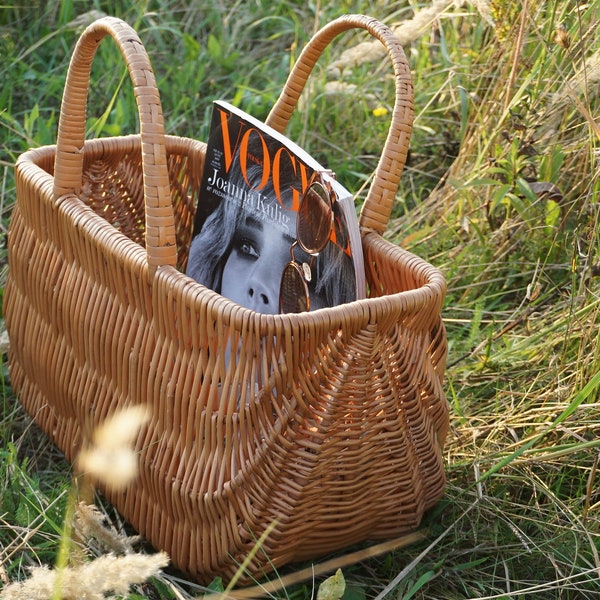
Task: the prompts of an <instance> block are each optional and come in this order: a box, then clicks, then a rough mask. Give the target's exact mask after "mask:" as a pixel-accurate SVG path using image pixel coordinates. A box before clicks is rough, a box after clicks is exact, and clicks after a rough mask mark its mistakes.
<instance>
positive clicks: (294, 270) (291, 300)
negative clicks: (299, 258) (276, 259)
mask: <svg viewBox="0 0 600 600" xmlns="http://www.w3.org/2000/svg"><path fill="white" fill-rule="evenodd" d="M309 309H310V300H309V296H308V286H307V285H306V281H305V280H304V276H303V275H302V271H301V270H300V268H299V267H298V265H297V264H296V263H292V262H290V263H288V264H287V265H286V266H285V269H284V270H283V275H282V276H281V288H280V290H279V312H280V313H299V312H305V311H307V310H309Z"/></svg>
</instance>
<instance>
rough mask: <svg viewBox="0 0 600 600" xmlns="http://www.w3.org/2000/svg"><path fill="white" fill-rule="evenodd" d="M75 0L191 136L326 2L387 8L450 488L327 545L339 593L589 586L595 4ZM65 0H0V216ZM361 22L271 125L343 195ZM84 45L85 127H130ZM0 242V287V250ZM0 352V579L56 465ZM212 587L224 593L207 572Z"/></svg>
mask: <svg viewBox="0 0 600 600" xmlns="http://www.w3.org/2000/svg"><path fill="white" fill-rule="evenodd" d="M96 4H97V6H98V7H100V8H101V10H102V11H104V12H106V13H109V14H114V15H116V16H120V17H121V18H124V19H125V20H127V21H128V22H129V23H130V24H132V26H134V27H135V28H136V29H137V30H138V31H139V32H140V36H141V38H142V40H143V41H144V44H145V45H146V47H147V49H148V52H149V54H150V57H151V59H152V62H153V65H154V68H155V70H156V76H157V83H158V87H159V89H160V91H161V99H162V102H163V107H164V112H165V121H166V129H167V132H168V133H173V134H176V135H180V136H186V137H192V138H198V139H203V140H204V139H206V136H207V132H208V123H209V118H208V117H209V111H210V103H211V102H212V100H213V99H215V98H223V99H226V100H230V101H231V100H233V99H235V101H236V102H237V103H239V105H240V106H241V107H242V108H244V109H246V110H248V111H249V112H251V113H253V114H254V115H255V116H257V117H259V118H264V117H265V116H266V114H267V113H268V111H269V109H270V107H271V106H272V104H273V103H274V102H275V100H276V98H277V96H278V94H279V91H280V89H281V87H282V86H283V83H284V81H285V78H286V76H287V73H288V72H289V68H290V65H291V64H292V63H293V61H294V59H295V57H296V56H297V55H298V53H299V51H300V49H301V48H302V46H303V45H304V43H305V42H306V40H307V39H308V37H309V36H310V34H311V33H312V31H313V30H314V29H315V27H317V26H319V25H322V24H324V23H326V22H328V21H330V20H331V19H333V18H334V17H336V16H338V15H339V14H342V13H343V12H365V13H368V14H372V15H373V16H375V17H377V18H379V19H380V20H382V21H384V22H386V23H387V24H389V25H390V26H392V27H396V26H397V27H398V30H397V31H398V35H399V36H400V37H401V39H402V40H403V43H404V44H405V49H406V53H407V56H408V59H409V62H410V65H411V68H412V70H413V82H414V87H415V123H414V129H413V137H412V144H411V151H410V157H409V161H408V163H407V166H406V169H405V171H404V174H403V178H402V181H401V187H400V190H399V193H398V195H397V203H396V206H395V207H394V213H393V219H392V221H391V222H390V224H389V228H388V231H387V233H386V237H388V238H389V239H391V240H393V241H394V242H396V243H398V244H401V245H402V246H404V247H405V248H407V249H409V250H411V251H412V252H414V253H416V254H419V255H421V256H423V257H424V258H426V259H427V260H428V261H430V262H432V263H433V264H434V265H435V266H437V267H439V268H440V269H441V270H442V272H443V273H444V275H445V276H446V278H447V281H448V294H447V301H446V305H445V308H444V313H443V314H444V318H445V322H446V327H447V332H448V340H449V345H450V351H449V355H448V369H447V380H446V391H447V394H448V400H449V403H450V407H451V419H452V422H451V432H450V435H449V437H448V443H447V446H446V461H447V476H448V487H447V493H446V496H445V497H444V499H443V500H442V501H441V502H440V503H439V504H438V505H437V506H436V507H435V508H434V509H432V510H431V511H430V512H429V514H428V515H426V518H425V522H424V524H423V530H424V531H425V532H426V535H425V536H424V537H423V538H422V539H415V540H414V542H413V543H411V544H410V545H409V546H407V547H402V548H398V549H395V550H390V551H388V552H385V553H383V554H382V555H381V556H377V557H371V558H369V560H364V561H363V562H360V563H359V564H355V565H352V566H344V568H343V569H342V573H343V578H344V595H343V598H347V599H348V600H350V599H352V600H362V599H366V598H378V599H380V600H383V599H384V598H403V600H406V599H408V598H414V599H423V600H424V599H430V598H436V599H439V600H446V599H447V600H456V599H457V598H461V599H462V598H464V599H467V598H479V599H483V598H489V599H492V598H515V599H516V598H535V599H536V600H537V599H543V600H545V599H548V600H550V599H553V598H561V599H565V600H578V599H587V598H590V599H592V598H595V597H596V594H597V591H598V589H599V585H600V583H599V580H600V556H599V554H600V550H599V548H600V472H599V461H600V408H599V403H598V398H599V390H600V387H599V386H600V344H598V338H599V335H600V328H599V323H600V314H599V310H600V260H599V258H598V248H600V228H599V225H598V223H599V217H600V209H599V203H598V198H599V194H600V167H599V160H600V129H599V126H598V122H597V120H598V115H599V114H600V99H599V95H600V94H599V90H600V88H599V83H600V48H599V47H598V35H597V23H598V20H599V19H600V3H599V2H598V1H593V2H587V3H584V2H581V1H578V0H549V1H547V2H542V1H541V0H517V1H516V2H512V3H510V2H503V1H501V0H489V1H487V0H478V1H473V2H450V1H448V2H444V1H443V0H436V1H435V2H434V1H425V0H423V1H420V0H419V1H416V0H415V1H413V0H411V1H408V0H405V1H401V2H395V3H388V5H385V6H384V4H385V3H373V2H367V1H364V2H363V1H355V2H349V1H348V2H341V3H321V4H318V3H317V5H316V8H315V5H313V4H306V3H304V2H300V1H299V0H298V1H296V0H284V1H282V2H277V3H275V4H273V3H270V2H266V1H265V0H259V1H257V2H252V3H241V2H233V1H225V2H220V3H213V4H212V5H210V7H209V6H208V5H207V3H184V2H180V1H176V0H158V1H157V2H155V3H152V4H149V3H147V2H144V3H129V4H128V5H127V7H126V8H123V6H124V5H123V3H115V2H99V3H96ZM209 4H210V3H209ZM325 5H326V6H325ZM95 6H96V5H95ZM86 10H88V7H87V6H86V7H82V3H80V2H60V3H55V4H53V3H47V5H46V6H45V7H44V8H43V9H40V10H34V9H33V8H27V7H25V6H16V5H15V6H11V7H7V8H5V9H4V11H3V12H0V26H1V29H0V54H1V55H2V56H3V61H2V65H0V73H1V75H2V78H3V82H4V85H3V87H2V90H0V131H1V132H2V136H0V143H1V145H2V155H1V156H0V167H2V171H1V172H0V211H1V221H2V236H4V237H5V236H6V232H7V228H8V220H9V217H10V213H11V210H12V206H13V204H14V199H15V189H14V180H13V177H12V165H13V164H14V161H15V160H16V158H17V156H18V155H19V154H20V153H21V152H23V151H24V150H25V149H26V148H27V147H29V146H39V145H46V144H51V143H54V141H55V139H56V126H57V121H58V111H59V109H60V99H61V94H62V88H63V84H64V76H65V75H66V71H67V64H68V59H69V55H70V52H71V50H72V47H73V45H74V43H75V41H76V39H77V37H78V32H79V31H80V29H79V28H80V25H81V23H83V19H85V18H86V17H85V11H86ZM77 19H80V21H81V23H80V21H77ZM364 43H365V38H364V37H361V36H359V35H349V36H347V37H346V38H344V41H343V42H341V43H340V44H339V45H338V47H337V48H336V49H335V50H332V51H331V52H330V53H329V52H328V55H327V56H326V57H324V60H323V61H320V63H319V64H318V65H317V68H316V69H315V72H314V74H313V76H312V81H311V85H310V86H309V87H310V89H309V90H307V92H306V93H305V95H304V97H303V98H302V102H301V104H300V107H299V111H297V113H296V114H295V115H294V116H293V118H292V121H291V123H290V127H289V129H288V134H289V135H290V136H291V137H293V138H294V139H297V140H298V141H300V142H301V143H302V144H304V145H305V146H306V147H307V149H309V150H310V151H311V152H313V153H314V154H315V155H316V156H317V158H319V159H320V160H322V161H323V162H324V163H326V164H328V165H329V166H331V168H333V169H334V170H335V171H336V173H337V175H338V177H339V179H340V180H341V181H342V182H343V183H344V184H345V185H346V186H348V187H349V188H351V189H353V190H357V196H358V202H359V203H360V201H361V199H362V198H363V197H364V195H365V194H366V190H367V189H368V185H369V183H370V180H371V178H372V176H373V170H374V168H375V165H376V164H377V160H378V158H379V154H378V153H379V152H380V151H381V148H382V146H383V142H384V140H385V136H386V134H387V129H388V120H387V119H389V118H390V115H391V108H392V102H393V90H394V85H393V83H394V82H393V79H392V77H393V74H392V73H391V72H390V71H391V69H390V65H389V63H388V61H387V60H386V58H385V56H384V55H383V54H382V53H381V50H380V48H378V47H377V45H372V46H360V47H359V46H358V44H364ZM357 47H358V48H359V50H358V51H357V50H356V48H357ZM349 57H350V58H349ZM352 57H353V58H352ZM97 62H98V64H95V66H94V72H93V75H92V81H94V85H93V88H92V90H91V93H90V99H89V120H88V129H89V131H90V134H91V135H95V136H107V135H122V134H127V133H133V132H136V131H137V113H136V106H135V100H134V98H133V95H132V93H131V90H130V86H129V84H128V83H127V82H126V81H125V82H124V80H123V71H122V69H121V68H119V69H114V68H112V65H113V64H115V63H117V64H120V63H118V61H116V59H115V54H113V50H112V49H110V47H108V46H107V47H106V48H105V47H104V46H102V47H101V49H100V51H99V56H98V59H97ZM117 91H118V93H117ZM4 247H5V244H2V248H4ZM0 260H1V261H2V274H1V277H0V287H2V286H3V283H4V274H5V272H6V268H7V264H6V263H7V259H6V250H0ZM2 373H3V379H2V392H3V394H2V395H3V399H4V401H3V408H2V417H1V421H0V437H1V438H2V439H3V440H6V443H5V444H4V445H3V448H2V449H1V450H0V473H1V479H0V581H1V582H2V584H1V585H4V586H7V585H8V584H9V582H18V581H22V580H25V579H26V578H27V577H28V570H29V568H30V567H32V566H33V567H38V566H40V565H47V566H51V565H53V564H55V561H56V554H57V548H58V547H59V545H60V539H61V535H62V532H63V521H64V518H65V513H66V507H67V506H68V501H69V489H70V481H71V479H70V476H71V473H70V470H69V466H68V465H66V464H65V462H64V460H63V459H62V457H61V456H60V455H59V454H58V453H57V452H56V451H55V450H54V449H52V447H51V446H50V445H49V444H48V442H47V441H45V440H44V439H43V438H42V436H41V434H40V433H39V432H38V431H37V430H36V428H35V427H34V426H32V425H31V422H30V420H29V419H28V417H26V416H25V415H24V414H23V412H22V410H21V409H20V408H19V405H18V403H17V401H16V399H15V398H14V396H13V395H12V393H11V390H10V384H9V381H8V378H7V374H6V366H5V365H4V366H3V370H2ZM96 464H99V463H96ZM95 501H96V502H97V510H98V511H99V513H98V514H96V518H97V520H99V521H100V523H101V524H102V527H103V528H104V529H105V534H106V535H108V533H107V531H109V530H110V531H111V532H112V533H114V532H115V531H116V532H117V535H116V538H117V539H125V540H126V539H128V537H129V536H128V534H127V531H126V525H124V524H123V523H121V522H120V521H119V518H118V516H116V515H115V514H114V511H112V509H111V508H110V507H109V506H107V505H106V504H105V503H104V502H103V500H102V498H95ZM98 515H100V516H98ZM88 516H89V515H88ZM89 518H90V519H91V520H92V521H93V519H92V517H91V516H89ZM102 527H101V528H100V529H99V530H98V531H100V530H101V529H102ZM88 533H89V532H88ZM82 535H83V534H82ZM103 535H104V534H101V533H97V535H96V536H94V535H87V534H85V535H83V537H85V538H86V539H87V542H86V544H87V545H86V544H84V545H83V546H84V547H85V548H86V550H85V551H86V552H89V553H90V555H91V556H96V557H97V556H99V555H100V554H102V553H106V552H110V551H111V550H107V547H108V546H109V543H108V541H106V542H104V544H102V543H99V542H98V539H97V538H98V537H100V538H101V537H102V536H103ZM111 535H112V534H111ZM108 537H109V538H110V536H108ZM98 544H99V545H98ZM111 568H112V567H111ZM302 568H306V569H309V567H308V566H307V565H296V566H293V567H290V568H289V569H287V568H286V569H282V570H281V571H280V572H279V573H278V574H276V575H273V576H272V577H273V580H274V581H277V579H278V578H280V579H279V580H280V581H282V582H289V581H290V579H288V578H287V577H288V576H289V575H293V574H294V573H295V572H296V571H297V570H299V569H302ZM309 570H310V569H309ZM78 576H81V572H79V575H78ZM322 580H323V574H320V575H319V578H317V579H316V580H315V581H312V580H311V577H310V575H309V576H308V579H307V580H303V581H293V582H292V583H287V584H286V585H285V586H284V588H285V589H283V590H280V591H273V592H271V593H270V597H273V598H288V599H290V600H294V599H298V600H302V599H304V598H309V597H311V595H313V592H314V591H315V590H317V589H318V586H319V583H320V582H321V581H322ZM333 583H336V582H333ZM212 587H213V590H214V591H215V592H224V586H223V584H222V582H215V583H214V586H212ZM332 589H334V590H338V589H341V588H339V587H338V588H336V587H333V588H332ZM133 590H134V591H133V592H129V594H130V596H129V597H130V598H132V599H136V600H137V599H140V598H158V597H160V598H166V599H168V598H177V599H181V598H185V599H187V600H189V599H191V598H195V597H199V596H200V595H201V594H203V593H204V592H205V590H204V588H201V586H199V585H197V584H195V583H194V582H192V581H187V580H186V579H185V577H183V576H182V575H181V574H180V573H177V572H174V571H172V570H170V569H165V570H163V571H162V572H161V573H160V574H156V576H155V577H153V578H152V579H151V580H150V581H149V582H148V583H146V584H145V586H135V587H134V588H133ZM121 591H122V590H121ZM127 593H128V592H127V591H124V592H123V594H127Z"/></svg>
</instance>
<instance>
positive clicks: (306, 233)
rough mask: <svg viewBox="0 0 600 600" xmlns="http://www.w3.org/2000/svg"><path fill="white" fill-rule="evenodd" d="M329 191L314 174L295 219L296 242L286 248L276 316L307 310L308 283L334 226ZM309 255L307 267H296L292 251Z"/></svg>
mask: <svg viewBox="0 0 600 600" xmlns="http://www.w3.org/2000/svg"><path fill="white" fill-rule="evenodd" d="M332 197H335V195H334V192H333V190H332V189H331V187H330V186H329V185H326V184H325V183H323V182H322V181H321V180H320V177H319V176H318V174H315V177H314V178H313V181H312V182H311V183H310V184H309V186H308V187H307V188H306V192H305V193H304V195H303V196H302V198H301V200H300V205H299V207H298V214H297V216H296V240H295V242H294V243H293V244H292V246H291V248H290V255H291V260H290V262H288V263H287V265H285V268H284V269H283V273H282V275H281V285H280V288H279V312H280V313H299V312H305V311H308V310H310V295H309V292H308V283H309V282H310V281H311V280H312V267H313V264H314V261H315V258H316V257H317V256H318V254H319V252H321V250H323V248H325V246H326V245H327V242H328V241H329V238H330V237H331V233H332V230H333V226H334V214H333V202H332ZM296 246H299V247H300V248H301V249H302V250H304V252H306V254H308V255H310V264H309V263H306V262H303V263H299V262H298V261H297V260H296V257H295V256H294V248H295V247H296Z"/></svg>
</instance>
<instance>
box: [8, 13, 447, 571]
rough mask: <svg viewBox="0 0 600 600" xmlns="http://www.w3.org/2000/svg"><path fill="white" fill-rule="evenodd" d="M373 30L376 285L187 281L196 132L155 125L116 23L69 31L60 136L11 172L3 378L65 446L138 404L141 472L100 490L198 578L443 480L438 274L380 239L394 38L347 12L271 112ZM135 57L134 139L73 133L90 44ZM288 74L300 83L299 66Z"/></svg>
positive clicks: (331, 535) (404, 503)
mask: <svg viewBox="0 0 600 600" xmlns="http://www.w3.org/2000/svg"><path fill="white" fill-rule="evenodd" d="M351 27H361V28H364V29H367V30H368V31H369V32H370V33H371V34H372V35H374V36H375V37H377V38H378V39H380V40H381V41H382V42H383V43H384V45H385V46H386V48H387V50H388V53H389V54H390V57H391V58H392V63H393V65H394V71H395V75H396V88H397V98H396V107H395V110H394V114H393V117H392V126H391V129H390V134H389V136H388V139H387V141H386V145H385V147H384V150H383V153H382V157H381V161H380V165H379V168H378V171H377V173H376V176H375V180H374V183H373V185H372V186H371V189H370V191H369V196H368V198H367V201H366V203H365V208H364V209H363V211H362V213H361V233H362V237H363V249H364V256H365V263H366V271H367V280H368V289H369V298H367V299H366V300H361V301H357V302H352V303H349V304H346V305H342V306H338V307H335V308H331V309H324V310H320V311H316V312H313V313H304V314H298V315H265V314H259V313H255V312H252V311H250V310H248V309H245V308H242V307H240V306H238V305H236V304H234V303H233V302H231V301H229V300H227V299H225V298H223V297H221V296H220V295H219V294H217V293H214V292H212V291H211V290H209V289H207V288H205V287H203V286H201V285H200V284H198V283H196V282H194V281H192V280H191V279H189V278H188V277H186V276H185V275H184V274H183V273H182V272H181V269H182V268H183V266H184V264H185V261H186V254H187V248H188V245H189V237H190V232H191V229H192V221H193V215H194V210H195V205H196V201H197V191H198V186H199V181H200V178H201V172H202V167H203V159H204V153H205V146H204V144H203V143H201V142H197V141H194V140H188V139H184V138H177V137H166V136H165V135H164V132H163V124H162V116H161V111H160V103H159V100H158V93H157V92H156V85H155V83H154V79H153V77H152V71H151V69H150V65H149V61H148V59H147V56H146V55H145V52H144V51H143V47H142V45H141V43H140V42H139V39H138V38H137V36H136V35H135V33H134V32H132V31H131V29H130V28H129V27H128V26H126V25H125V24H124V23H122V22H121V21H119V20H117V19H112V18H105V19H101V20H100V21H97V22H96V23H94V24H93V25H92V26H90V28H88V30H86V32H85V33H84V34H83V35H82V37H81V39H80V41H79V44H78V46H77V48H76V49H75V53H74V57H73V60H72V63H71V67H70V69H69V77H68V79H67V86H66V88H65V96H64V99H63V109H62V112H61V120H60V125H59V136H58V142H57V146H51V147H44V148H40V149H37V150H32V151H29V152H27V153H25V154H24V155H22V156H21V157H20V158H19V161H18V163H17V167H16V180H17V205H16V208H15V210H14V213H13V216H12V221H11V226H10V234H9V264H10V270H9V278H8V282H7V285H6V290H5V300H4V308H5V316H6V324H7V328H8V331H9V335H10V340H11V354H10V376H11V381H12V384H13V386H14V388H15V390H16V391H17V392H18V394H19V399H20V401H21V402H22V403H23V405H24V406H25V408H26V410H27V411H28V412H29V413H30V414H31V415H32V416H33V417H34V419H35V421H36V422H37V423H38V424H39V425H40V427H41V428H42V429H43V430H44V431H45V432H46V433H47V434H48V435H49V436H50V438H51V439H52V440H53V441H54V442H55V443H56V444H57V446H58V447H59V448H61V449H62V450H63V451H64V453H65V454H66V456H67V457H68V458H69V459H71V460H73V459H74V458H75V457H76V454H77V452H78V450H79V449H80V448H81V446H82V445H83V444H84V443H86V440H88V439H89V437H90V435H91V432H92V431H93V429H94V427H95V426H97V425H98V424H99V423H101V422H102V421H103V420H104V419H105V418H106V417H107V416H108V415H111V414H113V413H114V412H115V411H117V410H119V409H120V408H123V407H126V406H131V405H137V404H146V405H148V406H149V407H150V409H151V415H152V416H151V420H150V423H149V424H148V425H147V426H146V427H145V428H144V429H143V430H142V431H141V433H140V435H139V436H138V439H137V442H136V450H137V451H138V452H139V463H140V474H139V477H138V478H137V479H136V480H135V481H134V482H133V483H132V484H131V485H130V486H129V487H127V489H125V490H124V491H120V492H114V491H112V490H111V488H110V487H106V486H104V485H103V483H102V482H98V485H99V487H100V489H102V490H103V491H104V492H105V494H106V496H107V498H108V499H109V500H110V502H112V503H113V504H114V505H115V506H116V508H117V509H118V510H119V511H120V512H121V514H122V515H123V517H124V518H126V519H127V520H128V521H129V522H131V523H132V524H133V525H134V526H135V527H136V529H138V530H139V531H140V533H142V534H143V535H144V536H145V537H146V538H147V539H148V540H149V541H151V542H152V544H153V545H155V546H156V547H158V548H162V549H164V550H166V551H167V552H168V553H169V555H170V556H171V559H172V561H173V563H174V564H175V565H176V566H177V567H179V568H180V569H182V570H183V571H185V572H187V573H188V574H190V575H192V576H194V577H195V578H197V579H199V580H200V581H204V582H206V581H209V580H211V579H212V578H213V577H214V576H215V575H221V576H223V577H224V578H229V577H231V576H232V575H233V573H234V572H235V571H236V569H237V564H239V563H241V562H242V561H243V560H244V558H245V557H246V556H247V555H248V554H249V553H250V551H251V549H252V547H253V546H254V544H255V540H256V539H258V538H259V537H260V536H261V535H262V534H263V533H264V532H265V531H266V530H267V528H269V527H270V526H271V525H272V524H275V525H274V527H273V530H272V531H271V533H270V534H269V536H268V537H267V539H266V541H265V542H264V545H263V547H262V550H261V551H260V552H258V553H257V554H256V556H255V558H254V559H253V560H252V562H251V563H250V566H249V569H248V572H249V573H250V574H254V575H260V574H261V573H262V572H264V571H268V570H270V569H272V568H273V567H274V566H279V565H282V564H284V563H287V562H290V561H296V560H301V559H307V558H314V557H317V556H320V555H323V554H325V553H328V552H330V551H333V550H337V549H340V548H343V547H346V546H348V545H350V544H353V543H356V542H359V541H363V540H375V539H382V538H388V537H392V536H394V535H397V534H399V533H402V532H406V531H409V530H412V529H415V528H416V527H417V526H418V525H419V523H420V521H421V518H422V515H423V513H424V511H425V510H427V509H428V508H429V507H431V506H432V505H433V504H435V503H436V502H437V501H438V500H439V498H440V497H441V495H442V494H443V492H444V486H445V479H444V465H443V460H442V448H443V443H444V439H445V436H446V431H447V427H448V410H447V404H446V400H445V396H444V392H443V389H442V379H443V373H444V365H445V357H446V337H445V330H444V326H443V324H442V321H441V316H440V314H441V307H442V302H443V297H444V292H445V282H444V279H443V277H442V275H441V274H440V273H439V272H438V271H437V270H436V269H435V268H434V267H432V266H431V265H429V264H428V263H427V262H425V261H424V260H422V259H420V258H418V257H416V256H414V255H413V254H410V253H408V252H406V251H404V250H402V249H401V248H398V247H396V246H394V245H393V244H391V243H389V242H387V241H385V240H384V239H383V237H382V235H381V234H382V233H383V231H384V229H385V227H386V226H387V221H388V218H389V215H390V210H391V204H392V202H393V200H394V196H395V193H396V190H397V185H398V181H399V178H400V174H401V171H402V166H403V164H404V160H405V158H406V152H407V148H408V138H409V136H410V129H411V116H412V96H411V87H410V74H409V72H408V68H407V66H406V63H405V60H404V55H403V53H402V50H401V48H400V47H399V45H398V43H397V42H396V41H395V38H393V36H392V34H391V33H390V32H389V31H388V30H387V28H385V27H384V26H382V25H381V24H379V23H377V22H376V21H374V20H372V19H368V18H366V17H360V16H352V17H346V18H342V19H340V20H338V21H335V22H333V23H332V24H330V25H329V26H327V27H326V28H325V29H323V30H322V31H321V32H320V33H319V34H317V36H315V38H314V40H313V41H312V42H311V43H310V44H309V46H307V49H306V50H305V52H304V53H303V55H302V57H301V58H300V59H299V61H298V64H297V67H296V68H295V70H294V71H293V72H292V74H291V75H290V80H289V81H288V84H287V85H286V88H285V90H284V93H283V94H282V97H281V100H280V101H279V102H278V103H277V105H276V106H275V107H274V109H273V111H272V113H271V115H270V117H269V123H270V124H271V125H272V126H274V127H276V128H278V129H279V130H283V129H284V128H285V126H286V124H287V120H288V119H289V116H290V114H291V112H292V111H293V108H294V106H295V103H296V101H297V99H298V96H299V94H300V92H301V91H302V87H303V85H304V82H305V81H306V78H307V77H308V74H309V73H310V70H311V69H312V66H313V65H314V62H315V61H316V60H317V58H318V56H319V55H320V54H321V52H322V50H323V49H324V47H325V46H326V45H327V44H328V43H329V42H330V41H331V40H332V39H333V38H334V37H335V36H336V35H338V34H339V33H341V32H343V31H345V30H347V29H349V28H351ZM106 35H110V36H111V37H113V38H114V39H115V41H116V42H117V44H118V45H119V47H120V48H121V51H122V54H123V56H124V57H125V60H126V62H127V64H128V67H129V71H130V75H131V78H132V81H133V84H134V92H135V94H136V99H137V101H138V107H139V112H140V134H139V135H132V136H125V137H116V138H106V139H100V140H92V141H84V139H83V131H84V123H85V98H86V94H87V88H88V85H89V67H90V64H91V61H92V59H93V56H94V52H95V50H96V47H97V45H98V43H99V42H100V40H101V39H102V38H103V37H105V36H106ZM298 82H300V83H298Z"/></svg>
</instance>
